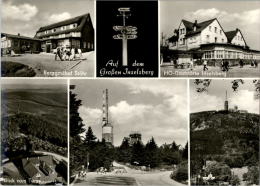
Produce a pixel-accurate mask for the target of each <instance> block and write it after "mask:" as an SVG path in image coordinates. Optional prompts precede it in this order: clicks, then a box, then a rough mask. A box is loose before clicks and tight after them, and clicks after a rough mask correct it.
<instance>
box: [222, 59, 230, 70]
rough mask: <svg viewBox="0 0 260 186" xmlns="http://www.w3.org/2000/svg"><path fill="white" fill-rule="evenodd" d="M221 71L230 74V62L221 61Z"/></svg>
mask: <svg viewBox="0 0 260 186" xmlns="http://www.w3.org/2000/svg"><path fill="white" fill-rule="evenodd" d="M221 70H222V71H223V72H228V70H229V61H228V60H225V61H224V60H221Z"/></svg>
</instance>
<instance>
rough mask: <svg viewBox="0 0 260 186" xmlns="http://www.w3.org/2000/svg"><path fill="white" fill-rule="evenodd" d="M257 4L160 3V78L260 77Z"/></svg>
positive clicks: (258, 4)
mask: <svg viewBox="0 0 260 186" xmlns="http://www.w3.org/2000/svg"><path fill="white" fill-rule="evenodd" d="M259 6H260V1H247V2H246V1H207V0H206V1H204V0H194V1H189V0H188V1H179V0H173V1H167V0H161V1H160V35H161V36H160V38H161V39H160V41H161V42H160V51H161V54H160V56H161V59H160V66H161V77H205V78H209V77H214V78H223V77H252V78H259V77H260V65H259V63H260V44H259V43H260V32H259V28H260V18H259V15H260V10H259Z"/></svg>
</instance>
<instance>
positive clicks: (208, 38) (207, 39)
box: [206, 35, 210, 43]
mask: <svg viewBox="0 0 260 186" xmlns="http://www.w3.org/2000/svg"><path fill="white" fill-rule="evenodd" d="M209 40H210V37H209V35H207V36H206V41H207V43H209Z"/></svg>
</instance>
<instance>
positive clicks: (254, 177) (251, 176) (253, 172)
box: [243, 163, 260, 185]
mask: <svg viewBox="0 0 260 186" xmlns="http://www.w3.org/2000/svg"><path fill="white" fill-rule="evenodd" d="M259 173H260V168H259V163H257V165H256V166H251V167H249V168H248V172H247V173H245V174H243V179H244V180H246V181H247V182H248V183H249V184H256V185H258V184H259V181H260V180H259Z"/></svg>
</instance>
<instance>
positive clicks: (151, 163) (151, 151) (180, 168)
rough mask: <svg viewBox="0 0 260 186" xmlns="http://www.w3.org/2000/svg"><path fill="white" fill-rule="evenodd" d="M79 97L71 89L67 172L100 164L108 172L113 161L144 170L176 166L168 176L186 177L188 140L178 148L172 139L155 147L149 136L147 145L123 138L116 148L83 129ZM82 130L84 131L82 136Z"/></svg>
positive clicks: (179, 179) (90, 130)
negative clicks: (68, 164)
mask: <svg viewBox="0 0 260 186" xmlns="http://www.w3.org/2000/svg"><path fill="white" fill-rule="evenodd" d="M80 106H81V100H79V99H77V95H76V94H75V93H72V92H71V91H70V171H71V175H73V174H75V173H76V172H78V171H80V170H82V168H83V167H84V168H87V169H88V170H89V171H95V170H96V169H98V168H100V167H104V168H106V169H107V170H108V171H110V170H111V169H112V168H113V166H112V162H113V161H117V162H119V163H122V164H124V165H127V166H130V167H132V168H137V167H141V166H143V167H144V166H145V167H146V170H147V171H149V170H152V169H169V170H173V167H177V168H176V170H175V171H174V172H173V173H172V175H171V177H172V178H173V179H175V180H177V181H180V182H185V181H186V180H187V179H188V143H187V144H186V145H185V147H184V148H181V147H180V146H179V145H177V144H176V143H175V142H174V141H173V142H172V143H171V144H163V145H161V146H158V145H157V143H156V141H155V139H154V138H153V137H152V138H151V139H150V140H149V141H148V142H147V143H146V144H144V143H143V142H141V141H137V142H136V143H134V144H132V145H130V143H129V140H128V139H127V138H124V139H123V140H122V143H121V145H120V146H119V147H114V146H112V145H111V144H110V143H106V142H105V141H104V140H102V141H100V140H98V139H97V137H96V136H95V134H94V133H93V131H92V128H91V127H88V129H87V131H85V129H84V124H83V121H82V119H81V117H80V115H79V113H78V109H79V107H80ZM82 133H83V134H85V135H84V137H82Z"/></svg>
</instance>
